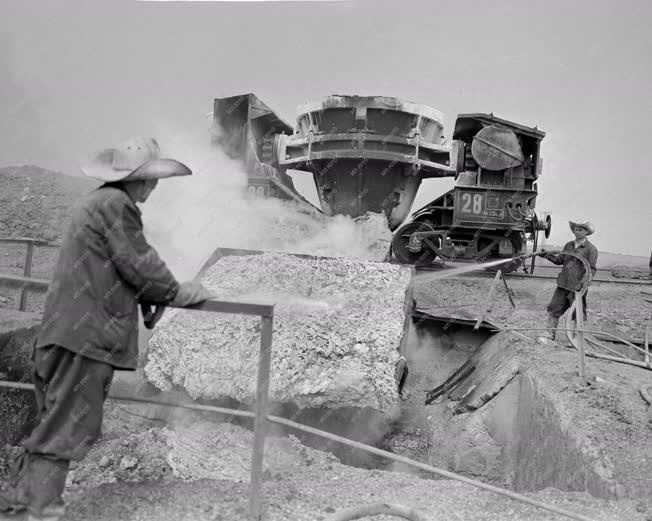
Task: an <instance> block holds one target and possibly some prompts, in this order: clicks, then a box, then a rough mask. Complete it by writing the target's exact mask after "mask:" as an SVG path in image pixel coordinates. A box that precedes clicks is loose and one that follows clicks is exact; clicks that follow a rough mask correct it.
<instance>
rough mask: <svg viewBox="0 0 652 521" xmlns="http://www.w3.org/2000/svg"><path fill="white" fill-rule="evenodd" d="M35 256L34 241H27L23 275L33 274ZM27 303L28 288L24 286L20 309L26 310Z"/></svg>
mask: <svg viewBox="0 0 652 521" xmlns="http://www.w3.org/2000/svg"><path fill="white" fill-rule="evenodd" d="M33 256H34V242H33V241H30V242H28V243H27V253H26V254H25V268H24V270H23V275H24V276H25V277H31V276H32V257H33ZM26 304H27V288H25V287H23V289H21V290H20V305H19V306H18V309H19V310H20V311H25V306H26Z"/></svg>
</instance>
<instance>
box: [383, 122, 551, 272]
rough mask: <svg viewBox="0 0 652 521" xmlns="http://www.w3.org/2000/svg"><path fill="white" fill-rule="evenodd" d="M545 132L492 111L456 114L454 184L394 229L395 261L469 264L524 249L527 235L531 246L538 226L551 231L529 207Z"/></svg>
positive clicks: (548, 222) (508, 268) (548, 221)
mask: <svg viewBox="0 0 652 521" xmlns="http://www.w3.org/2000/svg"><path fill="white" fill-rule="evenodd" d="M544 136H545V133H544V132H542V131H540V130H538V129H537V128H536V127H535V128H529V127H525V126H523V125H519V124H517V123H514V122H512V121H508V120H505V119H501V118H498V117H496V116H494V115H493V114H482V113H474V114H461V115H459V116H458V118H457V120H456V123H455V130H454V133H453V145H452V147H451V156H452V157H454V158H455V159H456V160H455V161H452V163H453V164H455V165H456V166H457V172H456V175H455V179H456V185H455V187H454V188H453V189H452V190H450V191H449V192H447V193H445V194H444V195H442V196H440V197H438V198H437V199H435V200H434V201H431V202H430V203H428V204H427V205H426V206H424V207H423V208H420V209H419V210H417V211H416V212H414V214H413V216H412V220H411V221H410V222H408V223H406V224H404V225H403V226H402V227H401V228H400V229H399V230H397V231H396V233H395V236H394V240H393V242H392V251H393V254H394V256H395V258H396V259H397V260H399V261H400V262H405V263H412V264H421V265H423V264H430V263H432V262H433V261H434V260H435V259H436V258H437V257H439V258H441V259H443V260H464V261H476V262H481V261H485V260H487V259H490V258H501V257H503V258H506V257H513V256H515V255H519V254H521V253H524V252H525V249H526V241H527V240H528V238H527V235H528V234H529V239H530V240H532V241H533V242H534V246H533V248H534V249H536V247H537V243H538V233H539V231H544V233H545V236H546V237H548V236H549V234H550V229H551V219H550V216H549V215H547V214H545V213H541V212H540V213H539V214H537V213H536V212H535V206H536V198H537V195H538V189H537V180H538V178H539V177H540V176H541V171H542V158H541V155H540V144H541V141H542V139H543V138H544ZM517 267H518V265H517V264H516V263H514V264H512V265H507V266H504V267H503V271H512V270H514V269H516V268H517Z"/></svg>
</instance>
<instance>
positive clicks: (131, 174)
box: [81, 137, 192, 183]
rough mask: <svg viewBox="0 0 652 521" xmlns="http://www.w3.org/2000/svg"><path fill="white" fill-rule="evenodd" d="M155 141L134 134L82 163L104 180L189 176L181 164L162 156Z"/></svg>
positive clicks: (141, 179) (188, 169) (89, 174)
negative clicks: (127, 139)
mask: <svg viewBox="0 0 652 521" xmlns="http://www.w3.org/2000/svg"><path fill="white" fill-rule="evenodd" d="M160 155H161V150H160V149H159V146H158V143H157V142H156V140H155V139H154V138H151V137H137V138H133V139H130V140H129V141H125V142H124V143H121V144H120V145H118V146H117V147H115V148H107V149H105V150H102V151H100V152H98V153H97V154H95V156H94V157H93V158H92V159H90V161H88V163H86V164H84V165H82V167H81V169H82V172H84V174H86V175H87V176H88V177H92V178H94V179H99V180H100V181H104V182H105V183H114V182H116V181H143V180H146V179H163V178H165V177H174V176H180V175H192V171H191V170H190V168H188V167H187V166H186V165H184V164H183V163H180V162H179V161H175V160H174V159H161V157H160Z"/></svg>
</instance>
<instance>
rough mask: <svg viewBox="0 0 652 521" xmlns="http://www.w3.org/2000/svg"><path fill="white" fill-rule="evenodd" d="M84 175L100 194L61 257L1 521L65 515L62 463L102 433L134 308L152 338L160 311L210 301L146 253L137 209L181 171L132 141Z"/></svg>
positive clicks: (153, 145)
mask: <svg viewBox="0 0 652 521" xmlns="http://www.w3.org/2000/svg"><path fill="white" fill-rule="evenodd" d="M82 171H83V172H84V173H85V174H86V175H88V176H90V177H93V178H95V179H99V180H100V181H103V184H102V185H101V186H100V187H99V188H97V189H96V190H94V191H93V192H91V193H90V194H89V195H88V196H87V197H86V198H85V199H84V200H83V201H81V202H80V204H78V205H77V206H76V207H75V209H74V210H73V213H72V222H71V224H70V226H69V228H68V230H67V232H66V234H65V236H64V239H63V244H62V246H61V249H60V252H59V258H58V261H57V265H56V268H55V271H54V277H53V279H52V283H51V285H50V288H49V291H48V294H47V297H46V302H45V311H44V315H43V322H42V324H41V330H40V332H39V335H38V337H37V339H36V342H35V344H34V352H33V361H34V370H33V379H34V384H35V393H36V402H37V405H38V409H39V411H38V412H39V422H38V425H37V426H36V427H35V428H34V430H33V431H32V433H31V435H30V436H29V437H28V438H26V439H25V440H23V442H22V443H21V444H22V446H23V448H24V452H23V453H22V454H21V455H20V457H19V458H18V459H17V461H16V462H15V465H14V468H13V476H12V479H11V485H10V487H9V489H8V490H7V491H5V492H3V493H2V494H1V495H0V519H9V518H11V519H15V518H17V517H22V518H26V519H29V520H43V519H50V520H56V519H59V518H60V517H61V516H62V515H63V514H64V511H65V509H64V505H63V502H62V500H61V493H62V492H63V489H64V485H65V482H66V475H67V473H68V466H69V463H70V461H71V460H80V459H82V458H83V457H84V456H85V455H86V453H87V452H88V450H89V449H90V447H91V445H92V444H93V443H94V442H95V440H96V439H97V438H98V436H99V435H100V433H101V426H102V408H103V403H104V400H105V398H106V397H107V393H108V390H109V387H110V385H111V380H112V377H113V372H114V370H116V369H126V370H134V369H136V364H137V359H138V306H139V305H140V308H141V312H142V314H143V319H144V323H145V326H146V327H147V328H150V329H151V328H153V327H154V325H155V324H156V322H157V320H158V319H159V318H160V316H161V314H162V310H163V309H164V307H165V306H166V305H168V304H171V305H175V306H186V305H190V304H195V303H198V302H201V301H203V300H205V299H207V298H208V297H209V296H210V293H209V292H208V290H207V289H206V288H204V287H203V286H202V285H200V284H197V283H192V282H187V283H179V282H177V280H176V279H175V278H174V276H173V275H172V273H171V272H170V271H169V270H168V268H167V267H166V265H165V263H164V262H163V260H161V258H160V257H159V255H158V254H157V252H156V250H154V248H152V247H151V246H150V245H149V244H148V243H147V240H146V239H145V237H144V235H143V225H142V221H141V212H140V210H139V209H138V207H137V206H136V203H139V202H145V201H146V200H147V198H148V197H149V195H150V193H151V192H152V190H153V189H154V188H155V186H156V184H157V183H158V180H159V179H163V178H166V177H173V176H188V175H191V171H190V170H189V169H188V167H187V166H185V165H183V164H182V163H179V162H178V161H175V160H173V159H161V158H160V151H159V146H158V144H157V142H156V141H155V140H154V139H152V138H137V139H132V140H130V141H128V142H126V143H124V144H122V145H120V146H118V147H116V148H112V149H108V150H103V151H102V152H100V153H99V154H97V155H96V156H95V157H94V158H93V159H92V160H91V161H90V162H89V163H88V164H87V165H84V166H83V167H82Z"/></svg>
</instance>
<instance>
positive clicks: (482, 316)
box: [473, 270, 502, 331]
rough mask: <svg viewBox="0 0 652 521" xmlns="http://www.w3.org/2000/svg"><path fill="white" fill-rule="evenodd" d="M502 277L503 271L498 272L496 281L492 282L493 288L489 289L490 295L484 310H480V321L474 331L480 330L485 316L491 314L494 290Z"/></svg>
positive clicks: (483, 306) (477, 321)
mask: <svg viewBox="0 0 652 521" xmlns="http://www.w3.org/2000/svg"><path fill="white" fill-rule="evenodd" d="M501 275H502V271H500V270H498V271H497V272H496V276H495V277H494V280H492V281H491V287H490V288H489V294H488V295H487V300H485V302H484V304H483V305H482V308H481V309H480V316H479V317H478V320H476V322H475V326H473V331H477V330H478V328H479V327H480V324H482V321H483V320H484V317H485V315H486V314H487V313H489V310H490V309H491V299H492V297H493V296H494V289H495V287H496V283H497V282H498V279H499V278H500V276H501Z"/></svg>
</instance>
